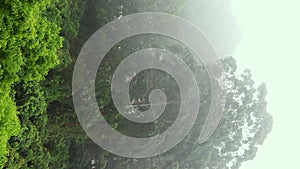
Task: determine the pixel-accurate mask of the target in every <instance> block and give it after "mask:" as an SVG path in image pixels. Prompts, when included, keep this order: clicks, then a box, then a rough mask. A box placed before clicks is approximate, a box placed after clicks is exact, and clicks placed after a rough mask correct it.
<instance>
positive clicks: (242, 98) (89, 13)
mask: <svg viewBox="0 0 300 169" xmlns="http://www.w3.org/2000/svg"><path fill="white" fill-rule="evenodd" d="M200 4H201V3H200ZM205 4H206V5H207V6H208V7H209V6H212V5H217V4H218V2H217V3H216V4H213V3H211V4H210V3H205ZM183 5H184V1H179V0H167V1H160V0H128V1H122V0H111V1H104V0H98V1H94V0H75V1H72V0H40V1H31V0H25V1H19V0H3V1H1V2H0V8H1V10H0V17H1V20H0V21H1V25H0V168H8V169H10V168H12V169H18V168H22V169H23V168H24V169H26V168H34V169H39V168H41V169H45V168H49V169H50V168H62V169H63V168H73V169H76V168H78V169H82V168H91V164H90V162H91V160H95V162H96V164H95V165H96V167H97V168H109V169H111V168H115V169H119V168H170V169H175V168H189V169H190V168H201V169H202V168H203V169H204V168H207V167H208V168H224V167H226V166H227V167H228V168H230V167H231V168H239V166H240V165H241V164H242V162H243V161H246V160H251V159H253V158H254V157H255V154H256V151H257V145H261V144H262V143H263V141H264V140H265V138H266V136H267V134H268V133H269V132H270V130H271V127H272V117H271V116H270V115H269V114H268V113H267V112H266V105H267V103H266V100H265V96H266V86H265V85H264V84H262V85H260V86H258V87H256V86H255V85H254V81H253V80H252V79H251V72H250V70H245V72H244V73H243V74H242V75H241V76H240V75H238V74H237V73H236V67H237V65H236V63H235V60H234V59H233V58H231V57H229V58H226V59H223V60H222V61H221V62H222V63H223V65H224V68H225V72H226V76H225V79H226V82H227V83H228V90H227V97H226V109H225V112H224V117H223V119H222V120H221V123H220V125H219V127H218V128H217V130H216V131H215V133H214V134H213V136H212V137H211V138H210V139H209V140H208V141H207V142H206V143H205V144H199V143H197V140H196V139H197V136H198V134H199V128H201V125H200V124H201V122H202V120H203V119H201V117H199V118H198V123H196V125H195V126H194V128H193V129H192V131H191V133H190V134H189V135H188V136H187V137H186V138H185V139H184V140H183V142H182V143H180V144H179V145H178V146H177V147H175V148H174V149H172V150H171V151H170V152H167V153H165V154H163V155H160V156H158V157H153V158H149V159H139V160H137V159H127V158H123V157H119V156H116V155H113V154H110V153H109V152H106V151H104V150H103V149H101V148H100V147H98V146H97V145H95V144H94V143H93V142H91V140H90V139H89V138H88V137H87V136H86V134H85V133H84V132H83V131H82V129H81V126H80V125H79V123H78V121H77V118H76V114H75V112H74V109H73V105H72V97H71V95H72V93H71V76H72V67H73V64H74V62H75V60H76V57H77V55H78V52H79V50H80V49H81V47H82V45H83V43H84V42H85V41H86V40H87V38H88V37H89V36H90V35H91V34H92V33H93V32H94V31H96V30H97V29H99V28H100V27H101V26H103V25H104V24H106V23H108V22H110V21H112V20H114V19H116V18H118V17H119V16H124V15H128V14H131V13H136V12H147V11H157V12H167V13H170V14H179V13H180V12H181V9H182V7H183ZM225 12H228V11H226V10H223V13H225ZM216 15H223V14H222V13H216ZM226 16H229V17H230V14H228V13H226ZM203 17H205V16H203ZM229 19H230V18H229ZM232 26H234V25H232ZM141 42H143V43H141ZM118 46H121V47H122V50H121V51H120V50H117V48H116V47H115V48H113V49H112V50H111V51H110V52H109V53H108V54H107V56H106V59H105V63H103V64H104V66H103V69H100V70H99V71H98V74H97V76H98V80H97V83H98V85H97V86H98V87H99V88H101V92H99V93H97V97H98V102H99V104H100V105H101V109H103V110H104V112H106V113H105V118H106V119H107V121H108V122H109V123H110V125H111V126H112V127H114V128H115V129H116V130H118V131H119V132H124V133H126V134H129V135H130V134H131V135H135V136H151V135H153V134H157V133H159V132H161V130H163V129H164V128H166V127H167V126H165V125H164V123H158V124H156V125H149V126H143V127H139V129H142V130H136V129H135V128H137V127H135V128H134V127H133V126H131V124H130V123H128V122H126V121H124V119H123V118H122V117H121V116H120V115H119V114H118V113H116V111H115V108H114V106H113V103H112V101H111V98H110V96H109V95H110V84H109V81H108V80H107V79H108V78H109V76H110V75H111V74H112V73H113V70H114V67H116V66H117V65H118V63H119V62H120V61H121V60H122V59H123V58H124V57H126V55H128V54H130V53H131V52H133V51H135V50H140V49H143V48H147V47H160V48H165V49H168V50H170V51H172V52H174V53H181V54H183V55H186V56H190V53H189V50H188V49H187V48H186V47H184V46H182V45H180V44H178V42H173V41H171V40H170V39H168V38H162V37H157V36H141V37H136V38H133V39H128V40H125V41H123V42H120V43H119V44H118ZM187 62H188V60H187ZM191 63H193V62H191ZM110 66H111V67H110ZM191 66H192V67H193V70H194V72H195V73H197V74H198V75H199V78H200V75H201V78H202V77H205V70H204V69H203V67H202V66H201V65H200V66H199V65H193V64H191ZM153 75H155V76H156V77H157V78H158V79H159V80H158V82H157V84H156V85H157V86H156V87H161V86H164V87H166V88H167V90H168V89H169V90H170V91H173V90H175V89H176V85H174V84H173V82H172V80H171V79H170V77H169V76H167V75H165V74H163V73H161V72H155V71H154V72H151V71H150V72H148V73H147V72H144V73H143V74H141V76H139V77H138V78H136V79H135V80H133V84H132V86H135V87H133V88H136V89H137V90H141V91H143V90H147V89H148V88H151V87H153V86H149V79H151V78H152V79H153V77H152V76H153ZM202 75H203V76H202ZM202 83H204V84H205V83H207V81H204V82H202ZM204 86H207V85H204ZM154 87H155V86H154ZM174 88H175V89H174ZM202 90H203V91H204V92H203V93H204V95H203V97H204V98H206V100H209V95H208V93H209V88H205V87H204V88H203V89H202ZM132 97H139V96H132ZM171 97H174V98H176V97H177V95H176V94H175V95H174V96H173V95H171ZM208 105H209V103H208V102H204V103H203V107H204V108H203V110H201V111H204V112H205V108H207V106H208ZM169 109H170V110H172V111H173V110H175V109H176V105H174V107H172V106H171V107H169ZM166 118H168V117H166ZM171 120H172V119H171ZM126 126H127V128H125V127H126ZM128 126H130V127H128ZM134 129H135V130H134ZM145 131H146V132H145ZM243 147H244V148H243ZM203 152H205V153H203Z"/></svg>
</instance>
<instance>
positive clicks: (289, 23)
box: [232, 0, 300, 169]
mask: <svg viewBox="0 0 300 169" xmlns="http://www.w3.org/2000/svg"><path fill="white" fill-rule="evenodd" d="M232 7H233V12H234V14H235V15H236V17H237V21H238V24H239V26H240V27H241V28H242V30H243V41H242V42H241V44H240V45H239V47H238V50H237V52H236V54H235V55H234V56H235V58H236V59H237V62H238V66H239V67H240V68H241V69H240V70H242V69H244V68H250V69H251V70H252V73H253V78H254V79H255V81H258V82H266V83H267V88H268V96H267V100H268V112H269V113H271V114H272V115H273V118H274V125H273V131H272V132H271V133H270V134H269V136H268V137H267V140H266V141H265V143H264V145H263V146H262V147H260V148H259V151H258V153H257V155H256V158H255V159H254V160H253V161H250V162H245V163H244V164H243V165H242V167H241V169H300V155H299V152H300V148H299V147H300V131H299V129H300V109H299V106H300V102H299V101H300V99H299V97H298V96H299V95H300V90H299V88H300V76H299V74H298V73H300V66H299V65H300V1H299V0H247V1H246V0H232Z"/></svg>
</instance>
